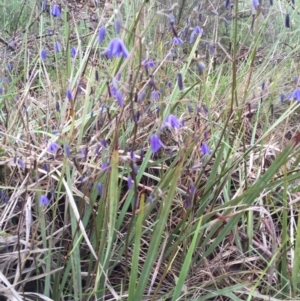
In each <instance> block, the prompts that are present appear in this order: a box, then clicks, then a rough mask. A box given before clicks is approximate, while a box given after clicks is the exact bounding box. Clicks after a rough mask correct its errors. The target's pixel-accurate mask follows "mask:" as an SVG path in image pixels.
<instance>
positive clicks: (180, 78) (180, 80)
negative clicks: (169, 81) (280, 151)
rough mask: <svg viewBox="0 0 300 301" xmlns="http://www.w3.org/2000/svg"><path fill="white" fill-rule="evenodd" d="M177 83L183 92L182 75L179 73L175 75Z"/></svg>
mask: <svg viewBox="0 0 300 301" xmlns="http://www.w3.org/2000/svg"><path fill="white" fill-rule="evenodd" d="M177 83H178V87H179V90H180V91H183V79H182V73H181V72H179V73H178V74H177Z"/></svg>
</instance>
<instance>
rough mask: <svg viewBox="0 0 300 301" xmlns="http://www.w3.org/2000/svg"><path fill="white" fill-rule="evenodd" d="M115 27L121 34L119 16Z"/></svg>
mask: <svg viewBox="0 0 300 301" xmlns="http://www.w3.org/2000/svg"><path fill="white" fill-rule="evenodd" d="M115 28H116V33H117V34H119V33H120V32H121V20H120V18H119V17H117V18H116V21H115Z"/></svg>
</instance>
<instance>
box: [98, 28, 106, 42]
mask: <svg viewBox="0 0 300 301" xmlns="http://www.w3.org/2000/svg"><path fill="white" fill-rule="evenodd" d="M105 34H106V27H105V26H104V25H103V26H102V27H100V29H99V34H98V44H99V45H100V44H101V43H102V42H103V40H104V39H105Z"/></svg>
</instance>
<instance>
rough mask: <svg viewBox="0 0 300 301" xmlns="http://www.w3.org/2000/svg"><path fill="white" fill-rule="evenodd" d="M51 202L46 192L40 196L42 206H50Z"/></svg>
mask: <svg viewBox="0 0 300 301" xmlns="http://www.w3.org/2000/svg"><path fill="white" fill-rule="evenodd" d="M49 203H50V200H49V199H48V198H47V196H45V195H44V194H42V195H41V197H40V206H41V207H42V206H48V205H49Z"/></svg>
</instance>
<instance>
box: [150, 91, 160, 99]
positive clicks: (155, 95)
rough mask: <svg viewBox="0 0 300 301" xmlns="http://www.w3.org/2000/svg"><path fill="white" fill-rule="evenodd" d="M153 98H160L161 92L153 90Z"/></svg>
mask: <svg viewBox="0 0 300 301" xmlns="http://www.w3.org/2000/svg"><path fill="white" fill-rule="evenodd" d="M151 99H152V100H158V99H159V92H158V91H153V92H152V93H151Z"/></svg>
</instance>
